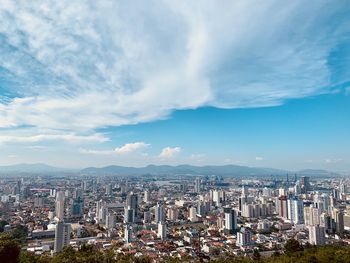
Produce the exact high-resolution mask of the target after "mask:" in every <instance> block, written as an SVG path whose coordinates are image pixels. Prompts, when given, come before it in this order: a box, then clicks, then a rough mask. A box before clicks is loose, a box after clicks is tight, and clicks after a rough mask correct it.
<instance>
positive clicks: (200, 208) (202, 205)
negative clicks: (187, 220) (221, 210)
mask: <svg viewBox="0 0 350 263" xmlns="http://www.w3.org/2000/svg"><path fill="white" fill-rule="evenodd" d="M206 213H207V206H206V204H205V203H204V202H202V201H201V202H199V203H198V205H197V214H198V215H201V216H205V215H206Z"/></svg>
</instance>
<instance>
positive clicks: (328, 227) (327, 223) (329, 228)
mask: <svg viewBox="0 0 350 263" xmlns="http://www.w3.org/2000/svg"><path fill="white" fill-rule="evenodd" d="M333 225H334V220H333V219H332V217H331V216H330V215H329V214H327V213H322V214H321V216H320V226H323V227H324V228H325V232H326V233H328V234H331V233H333V228H334V227H333Z"/></svg>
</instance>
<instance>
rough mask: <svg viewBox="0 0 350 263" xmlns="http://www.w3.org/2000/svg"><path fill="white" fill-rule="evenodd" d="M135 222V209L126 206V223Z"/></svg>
mask: <svg viewBox="0 0 350 263" xmlns="http://www.w3.org/2000/svg"><path fill="white" fill-rule="evenodd" d="M133 222H135V210H134V209H131V208H130V207H127V208H124V223H133Z"/></svg>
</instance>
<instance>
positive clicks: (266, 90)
mask: <svg viewBox="0 0 350 263" xmlns="http://www.w3.org/2000/svg"><path fill="white" fill-rule="evenodd" d="M346 4H347V3H344V5H346ZM343 8H344V6H342V4H341V3H338V4H333V3H327V2H326V1H317V2H315V1H312V2H305V1H301V0H300V1H298V0H296V1H292V2H288V3H285V2H284V1H277V0H270V1H264V2H262V3H259V4H256V3H255V2H252V1H245V0H242V1H232V2H230V3H228V2H225V4H223V3H221V4H220V3H217V2H216V1H213V2H211V1H205V3H201V4H198V3H195V2H191V1H184V2H181V1H180V2H179V1H153V2H151V3H150V2H149V1H146V2H138V3H134V2H132V1H124V2H116V1H92V0H91V1H82V2H72V1H69V0H65V1H64V0H61V1H53V2H52V1H50V2H47V1H19V2H16V1H2V3H1V5H0V18H1V24H0V39H2V43H1V45H0V52H1V57H0V67H2V68H3V71H2V72H3V76H2V80H4V81H5V82H6V85H4V88H5V89H6V90H5V93H4V94H5V95H2V98H1V100H0V127H10V128H11V127H12V128H13V127H21V126H23V125H24V126H28V125H29V126H34V127H38V128H40V129H51V130H59V129H64V130H68V131H71V132H75V133H80V132H82V131H84V132H87V131H89V132H91V133H94V130H95V129H97V128H103V127H108V126H118V125H125V124H136V123H140V122H148V121H153V120H159V119H164V118H166V117H167V116H169V114H170V113H171V112H172V111H174V110H177V109H193V108H198V107H202V106H215V107H222V108H242V107H261V106H272V105H280V104H282V103H283V102H284V101H285V100H288V99H294V98H300V97H306V96H311V95H317V94H323V93H327V92H331V90H330V88H329V87H331V86H333V85H336V84H339V83H341V82H345V81H347V80H348V76H349V75H350V74H349V71H350V67H347V66H346V65H343V66H344V74H343V75H339V74H338V73H339V71H337V70H335V67H336V66H337V65H336V64H334V63H328V59H329V58H330V57H331V56H330V54H331V52H333V51H334V50H335V49H336V48H337V47H338V46H341V44H342V43H344V41H347V38H346V36H347V35H348V33H349V30H350V29H349V27H348V25H347V21H348V18H347V16H346V14H345V13H344V12H343ZM310 14H314V16H310ZM342 14H343V15H342ZM334 17H337V23H329V21H330V19H333V18H334ZM335 24H336V26H337V27H336V28H335V27H334V25H335ZM330 40H331V41H330ZM342 63H344V60H343V61H342ZM334 72H338V73H337V74H338V75H337V78H336V79H337V80H338V82H339V83H331V82H330V80H331V79H335V78H333V77H332V74H334ZM6 94H8V95H6ZM62 138H63V137H62Z"/></svg>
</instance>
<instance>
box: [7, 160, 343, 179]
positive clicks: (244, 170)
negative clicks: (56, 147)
mask: <svg viewBox="0 0 350 263" xmlns="http://www.w3.org/2000/svg"><path fill="white" fill-rule="evenodd" d="M60 172H70V173H81V174H88V175H122V176H127V175H136V176H138V175H176V174H177V175H220V176H224V177H229V176H270V175H274V176H276V175H286V174H287V173H288V174H290V175H293V174H295V173H296V174H298V176H303V175H304V176H310V177H313V176H318V177H329V176H339V174H337V173H334V172H329V171H326V170H317V169H305V170H301V171H297V172H296V171H286V170H281V169H274V168H262V167H249V166H240V165H207V166H194V165H186V164H184V165H177V166H171V165H148V166H145V167H139V168H136V167H126V166H117V165H110V166H105V167H101V168H96V167H89V168H85V169H82V170H73V169H64V168H57V167H54V166H50V165H47V164H43V163H36V164H16V165H8V166H0V174H4V173H33V174H35V173H47V174H54V173H60Z"/></svg>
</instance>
